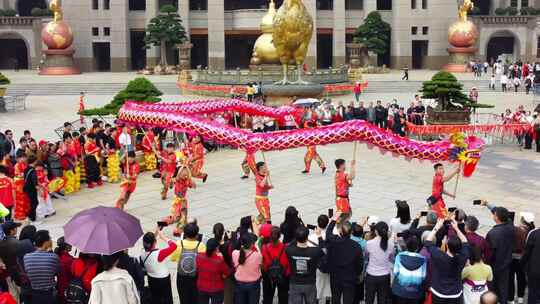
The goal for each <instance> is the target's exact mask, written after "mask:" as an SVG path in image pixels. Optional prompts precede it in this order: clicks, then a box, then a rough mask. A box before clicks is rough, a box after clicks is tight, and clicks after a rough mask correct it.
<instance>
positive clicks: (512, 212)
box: [508, 211, 516, 223]
mask: <svg viewBox="0 0 540 304" xmlns="http://www.w3.org/2000/svg"><path fill="white" fill-rule="evenodd" d="M508 218H509V221H510V223H513V222H514V220H515V218H516V213H515V212H514V211H510V212H508Z"/></svg>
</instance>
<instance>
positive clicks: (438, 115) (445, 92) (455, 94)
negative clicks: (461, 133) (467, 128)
mask: <svg viewBox="0 0 540 304" xmlns="http://www.w3.org/2000/svg"><path fill="white" fill-rule="evenodd" d="M462 90H463V84H461V83H460V82H459V81H458V80H457V78H456V77H455V76H454V75H453V74H452V73H449V72H442V71H441V72H438V73H437V74H435V75H433V77H432V78H431V80H430V81H425V82H424V83H423V84H422V89H421V90H420V92H421V93H422V98H428V99H434V100H435V101H436V102H437V106H435V107H430V106H428V107H427V109H426V112H427V119H426V121H427V123H428V124H434V125H439V124H469V123H470V116H471V112H472V109H475V108H493V105H488V104H480V103H476V102H474V101H472V100H470V99H469V98H468V96H467V95H465V94H464V93H463V91H462Z"/></svg>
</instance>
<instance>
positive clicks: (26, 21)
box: [0, 16, 40, 26]
mask: <svg viewBox="0 0 540 304" xmlns="http://www.w3.org/2000/svg"><path fill="white" fill-rule="evenodd" d="M38 19H40V18H39V17H6V16H1V17H0V25H29V26H31V25H32V23H33V22H34V20H38Z"/></svg>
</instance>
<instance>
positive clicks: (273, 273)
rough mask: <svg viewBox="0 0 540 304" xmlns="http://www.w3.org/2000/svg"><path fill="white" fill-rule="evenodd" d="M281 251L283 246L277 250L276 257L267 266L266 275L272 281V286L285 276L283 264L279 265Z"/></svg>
mask: <svg viewBox="0 0 540 304" xmlns="http://www.w3.org/2000/svg"><path fill="white" fill-rule="evenodd" d="M266 246H267V248H269V246H270V244H268V245H266ZM283 251H285V246H283V248H281V251H280V252H279V255H278V256H277V258H275V259H273V260H272V262H271V263H270V266H268V271H267V274H268V277H269V278H270V281H271V282H272V285H273V286H277V285H279V284H281V282H283V278H284V277H285V269H284V268H283V265H281V262H280V260H281V256H282V255H283Z"/></svg>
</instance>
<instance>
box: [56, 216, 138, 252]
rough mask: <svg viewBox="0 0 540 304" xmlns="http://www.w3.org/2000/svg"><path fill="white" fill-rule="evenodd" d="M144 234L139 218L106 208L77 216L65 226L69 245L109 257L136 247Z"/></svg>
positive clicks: (65, 234) (65, 235) (82, 250)
mask: <svg viewBox="0 0 540 304" xmlns="http://www.w3.org/2000/svg"><path fill="white" fill-rule="evenodd" d="M142 234H143V231H142V228H141V223H140V222H139V219H137V218H136V217H134V216H133V215H130V214H128V213H126V212H124V211H122V210H120V209H118V208H111V207H103V206H99V207H95V208H92V209H87V210H83V211H81V212H79V213H77V214H76V215H75V216H74V217H73V218H72V219H71V220H70V221H69V222H68V223H67V224H66V225H65V226H64V237H65V240H66V243H68V244H70V245H72V246H74V247H76V248H77V249H79V250H80V251H81V252H84V253H95V254H106V255H110V254H113V253H115V252H118V251H122V250H125V249H128V248H131V247H133V245H135V243H136V242H137V240H138V239H139V238H140V237H141V236H142Z"/></svg>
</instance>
